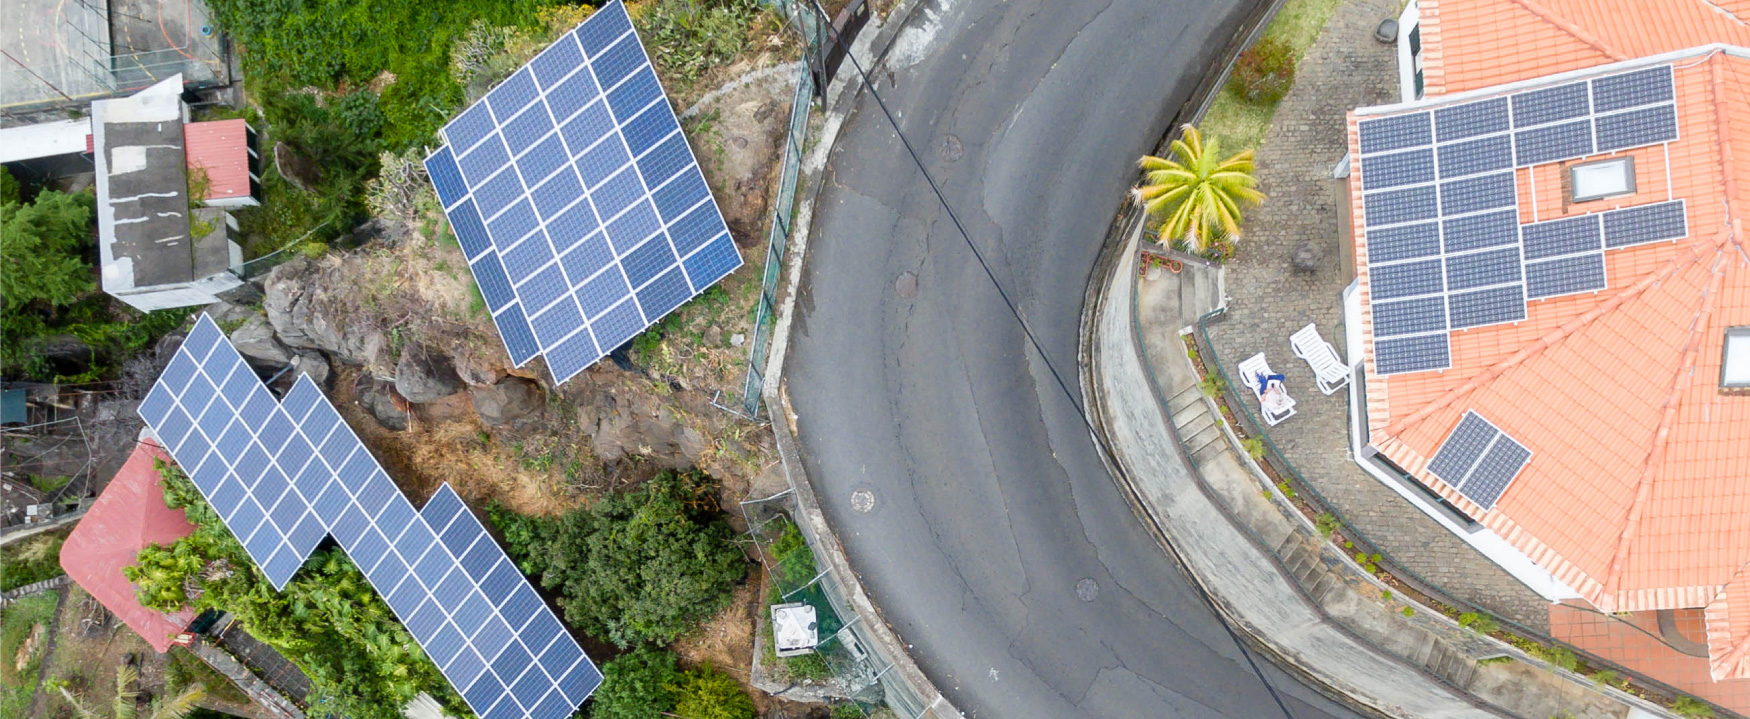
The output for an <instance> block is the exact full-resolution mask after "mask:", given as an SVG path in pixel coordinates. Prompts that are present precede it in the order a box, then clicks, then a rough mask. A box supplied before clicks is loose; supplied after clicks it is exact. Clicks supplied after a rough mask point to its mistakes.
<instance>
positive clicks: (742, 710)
mask: <svg viewBox="0 0 1750 719" xmlns="http://www.w3.org/2000/svg"><path fill="white" fill-rule="evenodd" d="M674 713H675V714H678V715H680V716H683V717H687V719H753V699H752V698H749V697H748V695H747V692H745V691H742V689H741V684H739V683H737V682H736V681H735V679H734V678H733V677H731V676H729V675H728V674H724V673H723V672H720V671H718V670H717V668H716V667H713V666H711V665H710V664H706V665H704V666H702V667H699V668H698V669H695V670H693V671H690V672H687V678H686V681H685V682H684V683H682V684H681V687H680V691H679V692H678V693H677V696H676V698H675V708H674Z"/></svg>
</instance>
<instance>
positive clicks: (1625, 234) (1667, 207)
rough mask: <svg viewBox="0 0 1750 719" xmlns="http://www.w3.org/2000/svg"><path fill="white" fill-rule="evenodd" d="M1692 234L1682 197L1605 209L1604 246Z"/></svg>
mask: <svg viewBox="0 0 1750 719" xmlns="http://www.w3.org/2000/svg"><path fill="white" fill-rule="evenodd" d="M1688 234H1689V219H1688V214H1687V213H1686V212H1685V205H1684V201H1683V200H1675V201H1672V202H1660V203H1657V204H1652V205H1642V206H1640V207H1626V208H1623V209H1620V210H1611V211H1609V212H1606V213H1604V246H1605V247H1609V248H1616V247H1628V246H1631V245H1638V244H1642V243H1645V242H1657V241H1659V240H1675V239H1678V238H1681V237H1685V236H1688Z"/></svg>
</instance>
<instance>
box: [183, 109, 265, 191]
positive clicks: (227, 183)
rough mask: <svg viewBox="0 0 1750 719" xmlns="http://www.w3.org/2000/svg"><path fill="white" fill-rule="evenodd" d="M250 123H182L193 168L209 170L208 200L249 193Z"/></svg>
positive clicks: (240, 121) (241, 121) (185, 145)
mask: <svg viewBox="0 0 1750 719" xmlns="http://www.w3.org/2000/svg"><path fill="white" fill-rule="evenodd" d="M248 134H249V125H248V124H247V123H245V122H244V121H243V120H240V119H238V120H212V121H209V122H191V123H188V124H186V125H183V126H182V139H183V144H184V147H186V148H187V149H186V150H185V152H186V153H187V155H188V169H189V170H191V171H192V170H196V169H199V170H205V171H206V173H207V196H206V197H204V198H202V199H206V200H222V199H225V198H229V197H247V196H249V139H248Z"/></svg>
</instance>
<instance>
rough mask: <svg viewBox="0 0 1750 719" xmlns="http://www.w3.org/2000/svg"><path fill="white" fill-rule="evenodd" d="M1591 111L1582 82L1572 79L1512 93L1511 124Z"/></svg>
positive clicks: (1529, 123)
mask: <svg viewBox="0 0 1750 719" xmlns="http://www.w3.org/2000/svg"><path fill="white" fill-rule="evenodd" d="M1590 114H1592V103H1591V101H1590V100H1589V99H1588V97H1587V93H1586V83H1583V82H1575V83H1569V84H1567V85H1557V86H1556V87H1546V88H1543V89H1541V90H1532V91H1529V92H1522V93H1519V94H1517V95H1514V96H1513V126H1514V127H1531V126H1532V125H1542V124H1545V123H1550V122H1558V121H1561V120H1572V119H1574V118H1576V117H1585V116H1587V115H1590Z"/></svg>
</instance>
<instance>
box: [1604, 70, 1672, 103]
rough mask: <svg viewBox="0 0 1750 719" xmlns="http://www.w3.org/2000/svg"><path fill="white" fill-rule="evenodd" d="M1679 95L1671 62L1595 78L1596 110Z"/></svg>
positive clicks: (1663, 99)
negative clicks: (1676, 92)
mask: <svg viewBox="0 0 1750 719" xmlns="http://www.w3.org/2000/svg"><path fill="white" fill-rule="evenodd" d="M1676 99H1677V96H1676V94H1675V93H1674V92H1673V77H1672V68H1671V66H1670V65H1660V66H1658V67H1652V68H1647V69H1645V70H1636V71H1634V72H1626V73H1622V74H1619V75H1610V76H1607V77H1601V78H1598V79H1596V80H1593V81H1592V105H1593V112H1610V111H1612V110H1621V109H1623V108H1629V107H1638V106H1640V105H1651V104H1653V103H1658V102H1672V101H1674V100H1676Z"/></svg>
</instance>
